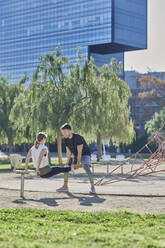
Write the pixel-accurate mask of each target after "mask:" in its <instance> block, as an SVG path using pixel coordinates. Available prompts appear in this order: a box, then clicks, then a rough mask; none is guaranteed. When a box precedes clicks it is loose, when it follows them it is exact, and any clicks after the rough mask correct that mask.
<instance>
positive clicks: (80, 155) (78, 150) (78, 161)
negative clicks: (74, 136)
mask: <svg viewBox="0 0 165 248" xmlns="http://www.w3.org/2000/svg"><path fill="white" fill-rule="evenodd" d="M82 150H83V144H82V145H78V146H77V152H78V155H77V164H76V166H75V169H78V168H79V166H80V163H81V157H82Z"/></svg>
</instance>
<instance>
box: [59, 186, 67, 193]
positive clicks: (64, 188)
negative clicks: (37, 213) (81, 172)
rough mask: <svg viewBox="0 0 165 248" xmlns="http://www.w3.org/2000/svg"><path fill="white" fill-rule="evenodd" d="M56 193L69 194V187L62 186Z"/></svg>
mask: <svg viewBox="0 0 165 248" xmlns="http://www.w3.org/2000/svg"><path fill="white" fill-rule="evenodd" d="M56 192H59V193H61V192H69V189H68V187H64V186H62V187H61V188H59V189H57V190H56Z"/></svg>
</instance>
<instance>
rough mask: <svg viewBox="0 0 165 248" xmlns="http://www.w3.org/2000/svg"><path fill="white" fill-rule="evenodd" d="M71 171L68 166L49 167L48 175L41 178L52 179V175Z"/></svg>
mask: <svg viewBox="0 0 165 248" xmlns="http://www.w3.org/2000/svg"><path fill="white" fill-rule="evenodd" d="M69 171H71V167H70V166H66V167H60V166H54V167H51V171H50V172H49V173H48V174H45V175H43V176H40V177H43V178H48V177H52V176H54V175H57V174H60V173H66V172H69Z"/></svg>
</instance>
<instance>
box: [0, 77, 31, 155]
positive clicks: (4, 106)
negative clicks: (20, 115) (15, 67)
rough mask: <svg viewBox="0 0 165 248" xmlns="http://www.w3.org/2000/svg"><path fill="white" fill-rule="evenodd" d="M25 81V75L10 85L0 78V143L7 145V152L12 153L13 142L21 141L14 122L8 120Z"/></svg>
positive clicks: (5, 79) (3, 78)
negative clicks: (16, 82)
mask: <svg viewBox="0 0 165 248" xmlns="http://www.w3.org/2000/svg"><path fill="white" fill-rule="evenodd" d="M26 80H27V76H26V75H25V76H24V77H23V78H22V79H21V80H20V81H19V82H18V84H12V83H11V82H10V81H9V80H8V79H7V78H5V77H4V76H2V75H1V76H0V135H1V143H2V142H3V143H8V146H9V152H12V150H13V144H14V142H16V141H18V139H21V137H19V134H18V132H17V129H16V128H15V126H14V122H13V121H11V120H10V114H11V110H12V108H13V105H14V102H15V99H16V98H17V96H18V95H19V94H20V93H21V92H22V91H23V88H24V86H23V85H24V83H25V82H26Z"/></svg>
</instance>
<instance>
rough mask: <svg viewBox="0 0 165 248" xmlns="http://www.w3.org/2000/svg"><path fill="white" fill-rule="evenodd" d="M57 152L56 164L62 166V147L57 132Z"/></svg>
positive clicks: (59, 132) (58, 132)
mask: <svg viewBox="0 0 165 248" xmlns="http://www.w3.org/2000/svg"><path fill="white" fill-rule="evenodd" d="M57 151H58V162H59V165H60V166H62V146H61V131H60V129H58V131H57Z"/></svg>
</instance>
